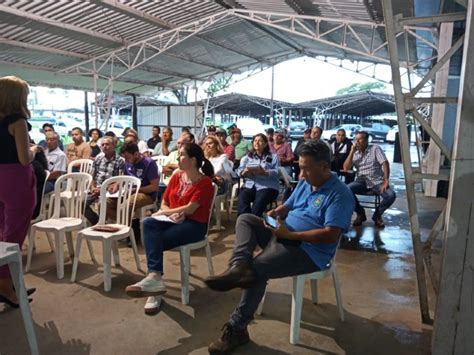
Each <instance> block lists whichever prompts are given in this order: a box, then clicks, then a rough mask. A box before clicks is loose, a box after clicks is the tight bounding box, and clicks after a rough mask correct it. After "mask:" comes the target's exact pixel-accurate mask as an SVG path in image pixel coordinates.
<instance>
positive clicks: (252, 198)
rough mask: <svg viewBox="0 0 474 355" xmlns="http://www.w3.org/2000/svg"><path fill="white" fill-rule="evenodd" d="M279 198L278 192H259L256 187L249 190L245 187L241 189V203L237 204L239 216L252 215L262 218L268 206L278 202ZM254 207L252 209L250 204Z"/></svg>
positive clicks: (269, 190) (272, 190) (270, 190)
mask: <svg viewBox="0 0 474 355" xmlns="http://www.w3.org/2000/svg"><path fill="white" fill-rule="evenodd" d="M277 197H278V190H274V189H262V190H258V191H257V189H256V188H255V187H254V188H252V189H247V188H245V187H243V188H241V189H240V193H239V202H238V204H237V214H238V215H241V214H243V213H252V214H254V215H256V216H259V217H261V216H262V215H263V212H265V209H266V208H267V205H268V204H269V203H270V202H272V201H274V200H276V199H277ZM251 203H253V204H252V207H250V204H251Z"/></svg>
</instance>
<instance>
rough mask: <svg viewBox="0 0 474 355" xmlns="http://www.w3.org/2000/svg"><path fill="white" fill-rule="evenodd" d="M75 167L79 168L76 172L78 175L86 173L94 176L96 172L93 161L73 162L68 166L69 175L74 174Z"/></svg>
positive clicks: (80, 160)
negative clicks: (94, 171)
mask: <svg viewBox="0 0 474 355" xmlns="http://www.w3.org/2000/svg"><path fill="white" fill-rule="evenodd" d="M75 167H76V168H77V171H74V172H76V173H86V174H89V175H92V171H93V170H94V161H93V160H91V159H77V160H73V161H72V162H70V163H69V164H68V166H67V173H68V174H70V173H72V172H73V169H74V168H75Z"/></svg>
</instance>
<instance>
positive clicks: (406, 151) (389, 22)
mask: <svg viewBox="0 0 474 355" xmlns="http://www.w3.org/2000/svg"><path fill="white" fill-rule="evenodd" d="M382 5H383V14H384V20H385V26H386V27H385V29H386V35H387V41H388V50H389V56H390V66H391V68H392V82H393V91H394V96H395V106H396V110H397V119H398V126H399V127H400V131H399V135H400V146H401V153H402V160H403V170H404V173H405V186H406V196H407V202H408V212H409V216H410V227H411V234H412V242H413V251H414V254H415V267H416V276H417V281H418V282H417V284H418V299H419V302H420V309H421V319H422V321H423V323H431V319H430V313H429V305H428V293H427V289H426V275H425V269H424V265H423V254H422V245H421V235H420V225H419V220H418V210H417V205H416V197H415V180H414V178H413V172H412V167H411V157H410V137H408V131H407V130H406V129H404V127H406V126H407V119H406V117H405V100H404V96H403V92H402V83H401V78H400V60H399V56H398V46H397V39H396V24H395V20H394V14H393V8H392V1H391V0H383V1H382Z"/></svg>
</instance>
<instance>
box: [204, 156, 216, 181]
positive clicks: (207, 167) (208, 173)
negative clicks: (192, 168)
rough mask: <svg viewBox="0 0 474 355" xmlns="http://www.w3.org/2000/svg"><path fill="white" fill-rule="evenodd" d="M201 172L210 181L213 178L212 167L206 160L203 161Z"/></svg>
mask: <svg viewBox="0 0 474 355" xmlns="http://www.w3.org/2000/svg"><path fill="white" fill-rule="evenodd" d="M201 170H202V173H203V174H204V175H206V176H209V177H210V178H211V179H212V178H213V177H214V167H213V166H212V164H211V162H210V161H209V160H207V159H206V158H204V159H203V162H202V167H201Z"/></svg>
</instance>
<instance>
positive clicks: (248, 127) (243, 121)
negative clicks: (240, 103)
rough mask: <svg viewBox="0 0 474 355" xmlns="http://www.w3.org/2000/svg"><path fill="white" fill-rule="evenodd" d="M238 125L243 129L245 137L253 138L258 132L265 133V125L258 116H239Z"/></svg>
mask: <svg viewBox="0 0 474 355" xmlns="http://www.w3.org/2000/svg"><path fill="white" fill-rule="evenodd" d="M236 124H237V127H239V128H240V130H241V131H242V136H244V137H245V138H253V136H255V135H256V134H258V133H263V134H265V127H264V125H263V123H262V121H260V120H259V119H257V118H250V117H244V118H239V119H238V120H237V122H236Z"/></svg>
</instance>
